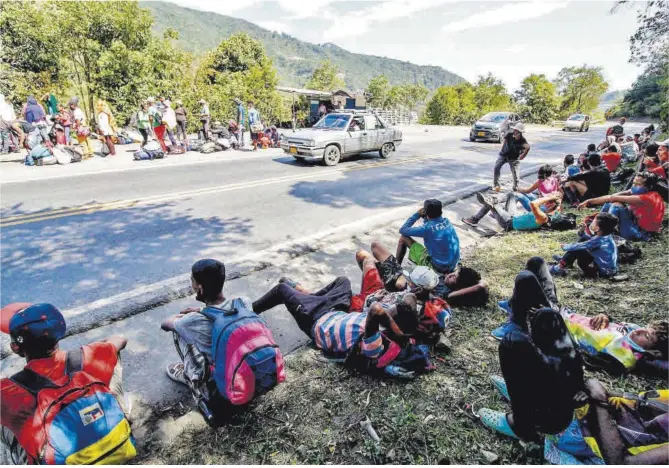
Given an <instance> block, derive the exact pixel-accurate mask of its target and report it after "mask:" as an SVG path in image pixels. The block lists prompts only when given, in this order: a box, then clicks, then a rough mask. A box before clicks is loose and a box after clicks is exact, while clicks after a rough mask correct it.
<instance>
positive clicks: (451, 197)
mask: <svg viewBox="0 0 669 468" xmlns="http://www.w3.org/2000/svg"><path fill="white" fill-rule="evenodd" d="M539 166H540V165H539V164H534V165H532V166H530V167H528V168H527V169H525V170H524V171H521V173H520V177H521V178H522V177H526V176H527V175H530V174H533V173H535V172H536V170H537V168H538V167H539ZM489 189H491V185H489V184H474V185H471V186H469V187H467V188H464V189H460V190H457V191H455V192H453V193H451V194H448V195H446V196H445V197H443V198H441V200H442V203H443V204H444V206H448V205H451V204H453V203H456V202H458V201H460V200H464V199H467V198H469V197H471V196H473V195H474V194H475V193H477V192H480V191H486V190H489ZM411 207H412V208H413V205H412V206H411ZM406 208H407V209H408V208H409V207H406ZM392 211H395V210H392ZM397 219H399V217H398V216H393V215H391V214H388V218H387V219H383V220H379V221H376V222H373V224H372V225H370V226H369V227H368V228H365V230H368V229H369V230H372V229H375V228H379V227H382V226H383V225H385V224H388V223H389V222H392V221H393V220H397ZM351 236H352V233H350V232H346V231H344V232H343V233H339V234H331V235H325V236H323V237H322V238H320V239H316V240H314V241H313V242H312V243H310V244H308V245H305V244H294V245H292V246H290V247H289V248H279V249H278V251H277V252H273V255H271V254H270V255H268V256H263V259H262V260H252V261H246V262H242V263H240V264H234V263H233V264H232V265H230V273H229V274H228V277H227V281H234V280H236V279H239V278H242V277H244V276H248V275H250V274H252V273H255V272H258V271H262V270H265V269H267V268H269V267H271V266H274V265H278V264H281V263H283V262H285V261H290V260H291V259H294V258H298V257H301V256H303V255H307V254H310V253H313V252H316V251H319V250H321V249H322V248H323V247H324V246H325V245H332V244H333V243H337V242H341V241H343V240H346V239H349V238H350V237H351ZM149 286H151V288H149V287H146V290H145V291H142V292H141V294H136V295H134V296H132V297H129V298H120V299H118V300H113V301H112V300H104V299H103V300H100V301H95V302H93V303H90V304H86V305H84V306H81V307H75V308H73V309H68V310H65V311H63V315H64V316H65V318H66V320H67V333H66V335H65V336H72V335H77V334H80V333H84V332H87V331H89V330H92V329H94V328H98V327H101V326H104V325H108V324H110V323H113V322H117V321H119V320H124V319H126V318H128V317H131V316H133V315H137V314H140V313H142V312H145V311H147V310H149V309H153V308H155V307H158V306H161V305H164V304H167V303H169V302H171V301H174V300H177V299H181V298H184V297H186V296H188V295H190V294H192V290H191V285H190V274H189V273H186V274H183V275H179V276H176V277H173V278H169V279H167V280H164V281H161V282H158V283H156V284H154V285H149ZM140 289H141V288H140ZM119 296H123V295H122V294H121V295H119ZM10 354H11V350H10V348H9V343H8V342H7V340H2V344H0V359H4V358H6V357H7V356H8V355H10Z"/></svg>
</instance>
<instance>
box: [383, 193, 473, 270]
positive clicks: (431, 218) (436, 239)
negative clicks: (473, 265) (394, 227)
mask: <svg viewBox="0 0 669 468" xmlns="http://www.w3.org/2000/svg"><path fill="white" fill-rule="evenodd" d="M420 218H422V219H423V224H422V226H414V224H416V222H417V221H418V220H419V219H420ZM400 234H401V237H400V240H399V243H398V244H397V254H396V255H395V257H396V258H397V262H398V263H399V264H400V265H401V264H402V261H403V260H404V255H405V254H406V252H407V249H409V260H411V261H412V262H413V263H415V264H416V265H418V266H426V267H430V268H432V269H433V270H435V271H436V272H437V273H441V274H444V273H451V272H453V271H454V270H455V268H456V267H457V266H458V262H459V261H460V239H459V238H458V233H457V232H455V228H454V227H453V225H452V224H451V222H450V221H449V220H448V219H446V218H444V217H443V216H442V204H441V201H439V200H435V199H430V200H425V203H424V204H423V208H421V209H420V210H418V212H416V213H415V214H414V215H413V216H411V217H410V218H409V219H407V220H406V222H405V223H404V225H403V226H402V227H401V228H400ZM413 237H422V238H423V239H424V241H425V245H424V246H423V245H422V244H420V243H418V242H416V241H415V240H414V239H413Z"/></svg>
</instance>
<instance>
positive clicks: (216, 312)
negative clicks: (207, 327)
mask: <svg viewBox="0 0 669 468" xmlns="http://www.w3.org/2000/svg"><path fill="white" fill-rule="evenodd" d="M237 301H238V299H235V300H233V301H232V310H223V309H221V308H220V307H216V306H206V307H203V308H202V310H201V311H200V313H201V314H202V315H204V316H205V317H207V318H208V319H210V320H216V319H217V318H218V317H219V316H221V315H225V316H229V315H235V314H237V312H238V310H239V309H240V307H243V303H237Z"/></svg>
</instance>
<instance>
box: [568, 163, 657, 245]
mask: <svg viewBox="0 0 669 468" xmlns="http://www.w3.org/2000/svg"><path fill="white" fill-rule="evenodd" d="M657 184H658V177H657V176H656V175H655V174H652V173H650V172H642V173H640V174H637V175H636V176H635V177H634V181H633V182H632V188H631V189H630V190H626V191H623V192H618V193H614V194H613V195H605V196H603V197H598V198H592V199H590V200H586V201H584V202H583V203H581V204H580V205H578V208H579V209H583V208H588V207H591V206H597V205H603V206H602V209H601V212H602V213H610V214H611V215H613V216H615V217H616V218H617V219H618V229H619V231H620V235H621V236H622V237H624V238H625V239H627V240H630V241H647V240H650V236H651V234H652V233H657V232H660V231H661V230H662V220H663V219H664V211H665V206H664V200H663V199H662V196H661V195H660V194H659V193H658V192H657V191H656V188H657Z"/></svg>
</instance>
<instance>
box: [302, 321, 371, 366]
mask: <svg viewBox="0 0 669 468" xmlns="http://www.w3.org/2000/svg"><path fill="white" fill-rule="evenodd" d="M366 321H367V313H364V312H363V313H360V312H348V313H347V312H329V313H327V314H325V315H323V316H322V317H321V318H320V319H318V321H317V322H316V324H315V325H314V333H313V337H314V342H315V343H316V347H317V348H318V349H322V350H324V351H329V352H333V353H347V352H348V351H350V350H351V348H353V346H354V345H355V344H356V342H357V341H358V340H359V338H360V336H361V335H362V334H363V333H364V332H365V322H366ZM362 351H363V354H364V355H365V356H367V357H369V358H371V359H376V358H378V357H379V356H381V354H382V353H383V340H382V338H381V333H378V332H377V333H375V334H374V335H372V336H370V337H366V338H364V339H363V340H362Z"/></svg>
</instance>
